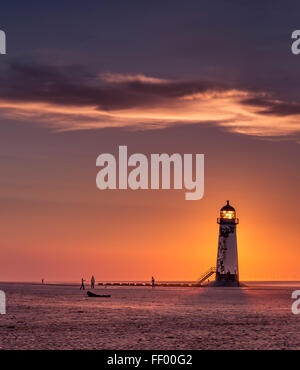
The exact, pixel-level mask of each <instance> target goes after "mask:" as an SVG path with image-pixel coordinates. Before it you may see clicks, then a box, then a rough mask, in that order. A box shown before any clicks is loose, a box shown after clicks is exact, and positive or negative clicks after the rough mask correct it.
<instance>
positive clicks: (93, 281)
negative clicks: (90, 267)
mask: <svg viewBox="0 0 300 370" xmlns="http://www.w3.org/2000/svg"><path fill="white" fill-rule="evenodd" d="M94 288H95V278H94V275H93V276H92V278H91V289H94Z"/></svg>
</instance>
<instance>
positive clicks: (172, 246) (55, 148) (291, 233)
mask: <svg viewBox="0 0 300 370" xmlns="http://www.w3.org/2000/svg"><path fill="white" fill-rule="evenodd" d="M17 129H18V130H17ZM4 139H5V140H4V141H3V145H2V151H3V152H5V161H2V163H1V171H2V175H3V178H5V179H7V182H6V183H3V184H2V187H1V200H2V201H1V204H2V212H1V215H0V225H1V252H0V256H1V258H0V279H1V280H12V281H16V280H18V281H23V280H25V281H32V280H34V281H37V280H39V279H40V278H42V277H43V278H45V279H46V280H48V281H76V280H79V279H80V278H81V276H84V277H85V278H87V279H89V277H90V276H91V275H92V274H94V275H95V277H96V280H149V279H150V278H151V276H152V275H154V276H155V277H156V279H157V280H195V279H197V277H198V276H199V275H200V274H201V273H202V272H203V271H204V270H206V269H207V268H209V267H210V266H213V265H215V262H216V253H217V238H218V225H217V223H216V219H217V217H218V216H219V209H220V208H221V207H222V206H223V205H224V204H225V202H226V200H227V199H230V201H231V203H232V204H233V205H234V207H235V208H236V210H237V214H238V217H239V218H240V224H239V225H238V232H237V237H238V255H239V267H240V279H241V280H297V279H300V271H299V268H298V260H299V257H300V252H299V248H298V245H299V244H298V239H299V227H298V225H299V218H300V216H299V211H298V209H299V200H298V189H299V173H298V171H297V169H298V158H299V150H300V147H299V145H298V144H297V143H291V142H288V143H286V142H284V141H279V142H278V141H265V140H260V139H257V138H253V137H248V136H244V135H237V134H232V133H226V132H224V131H221V130H220V129H218V128H213V127H210V128H209V127H208V126H202V127H199V126H197V125H195V126H189V127H188V128H187V127H177V128H168V129H162V130H153V131H142V132H141V131H134V132H132V131H129V130H119V129H108V130H99V131H82V132H77V131H76V132H66V133H53V132H49V131H47V130H45V129H39V128H37V127H36V126H27V127H26V128H24V126H23V125H22V124H21V125H19V124H10V125H7V127H6V130H5V138H4ZM12 141H13V142H14V144H15V147H14V148H12V147H11V146H10V145H9V142H12ZM121 144H126V145H128V151H129V154H130V153H134V152H142V153H145V154H147V153H151V152H153V153H161V152H168V153H172V152H174V148H177V150H176V151H177V152H180V153H182V154H183V153H189V152H192V153H204V154H205V194H204V198H203V199H202V200H199V201H186V200H185V198H184V191H178V190H176V191H152V190H148V191H132V190H127V191H100V190H98V189H97V188H96V185H95V178H96V173H97V171H98V169H97V168H96V167H95V160H96V157H97V155H99V154H100V153H102V152H114V153H116V152H117V148H118V145H121ZM111 148H114V150H111ZM2 158H4V157H3V156H2Z"/></svg>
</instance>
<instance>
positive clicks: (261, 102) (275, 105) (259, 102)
mask: <svg viewBox="0 0 300 370" xmlns="http://www.w3.org/2000/svg"><path fill="white" fill-rule="evenodd" d="M242 103H243V104H246V105H251V106H255V107H260V108H262V110H259V111H258V112H257V113H260V114H270V115H276V116H290V115H296V114H300V103H297V102H282V101H278V100H272V99H265V98H260V97H255V98H251V99H245V100H243V101H242Z"/></svg>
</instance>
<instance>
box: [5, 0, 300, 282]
mask: <svg viewBox="0 0 300 370" xmlns="http://www.w3.org/2000/svg"><path fill="white" fill-rule="evenodd" d="M71 4H72V5H71ZM299 11H300V4H299V2H298V3H297V2H296V1H287V2H284V5H283V2H277V1H272V2H271V1H260V2H258V1H257V2H256V1H253V2H248V3H246V2H243V3H241V2H238V1H214V2H212V1H188V2H183V1H156V0H154V1H151V2H150V1H149V2H147V1H121V0H120V1H116V0H113V1H110V2H104V1H85V2H82V1H73V2H70V1H52V2H47V3H39V2H37V1H26V2H14V1H11V2H8V1H5V2H4V4H2V3H1V9H0V29H2V30H4V31H5V32H6V37H7V55H0V171H1V177H0V205H1V212H0V280H2V281H37V280H40V279H41V278H45V280H46V281H76V280H78V281H79V280H80V279H81V277H82V276H84V277H85V278H86V279H89V278H90V276H91V275H92V274H94V275H95V277H96V280H97V281H98V280H100V281H101V280H150V278H151V276H152V275H154V276H155V277H156V279H157V280H195V279H197V278H198V277H199V276H200V275H201V273H202V272H203V271H204V270H206V269H208V268H209V267H211V266H214V265H215V263H216V255H217V238H218V225H217V222H216V220H217V217H218V216H219V210H220V208H221V207H222V206H223V205H224V204H225V203H226V200H227V199H229V200H230V202H231V203H232V205H233V206H234V207H235V208H236V210H237V214H238V217H239V219H240V224H239V225H238V231H237V237H238V254H239V268H240V279H241V280H300V268H299V260H300V249H299V240H300V231H299V225H300V196H299V185H300V167H299V161H300V96H299V86H300V73H298V70H299V65H300V55H298V56H296V55H293V54H292V53H291V43H292V40H291V33H292V31H293V30H296V29H300V20H299ZM119 145H127V146H128V152H129V154H131V153H144V154H150V153H169V154H172V153H181V154H184V153H194V154H195V153H201V154H202V153H203V154H204V155H205V194H204V198H203V199H201V200H199V201H186V200H185V197H184V193H185V190H182V191H181V190H156V191H154V190H148V191H146V190H139V191H132V190H126V191H124V190H123V191H100V190H99V189H97V187H96V174H97V172H98V169H97V167H96V165H95V163H96V158H97V156H98V155H99V154H101V153H113V154H117V152H118V147H119Z"/></svg>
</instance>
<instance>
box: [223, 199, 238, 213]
mask: <svg viewBox="0 0 300 370" xmlns="http://www.w3.org/2000/svg"><path fill="white" fill-rule="evenodd" d="M222 211H225V212H226V211H227V212H228V211H232V212H235V209H234V208H233V207H232V206H231V205H230V204H229V200H227V204H226V206H224V207H222V208H221V212H222Z"/></svg>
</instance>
